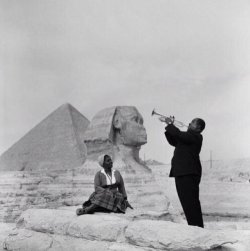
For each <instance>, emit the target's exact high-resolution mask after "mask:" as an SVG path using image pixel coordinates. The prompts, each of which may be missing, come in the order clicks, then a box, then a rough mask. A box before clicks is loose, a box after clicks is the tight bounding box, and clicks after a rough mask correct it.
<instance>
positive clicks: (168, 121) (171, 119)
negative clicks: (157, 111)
mask: <svg viewBox="0 0 250 251" xmlns="http://www.w3.org/2000/svg"><path fill="white" fill-rule="evenodd" d="M159 120H160V121H161V122H165V123H166V124H168V125H169V124H173V123H174V116H170V117H163V116H162V117H160V118H159Z"/></svg>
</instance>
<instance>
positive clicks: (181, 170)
mask: <svg viewBox="0 0 250 251" xmlns="http://www.w3.org/2000/svg"><path fill="white" fill-rule="evenodd" d="M161 120H162V121H163V120H164V122H166V123H167V124H168V125H167V126H166V128H165V129H166V131H165V136H166V138H167V140H168V143H169V144H170V145H172V146H174V147H175V151H174V156H173V158H172V161H171V171H170V174H169V176H170V177H175V185H176V190H177V194H178V197H179V199H180V202H181V205H182V208H183V211H184V214H185V216H186V219H187V222H188V224H189V225H193V226H199V227H202V228H203V227H204V225H203V219H202V211H201V205H200V200H199V184H200V180H201V173H202V171H201V162H200V157H199V154H200V151H201V146H202V139H203V138H202V135H201V132H202V131H203V130H204V128H205V122H204V120H202V119H200V118H196V119H193V120H192V121H191V123H190V124H189V126H188V130H187V131H186V132H182V131H180V130H179V129H178V128H177V127H175V125H174V123H173V118H162V119H161Z"/></svg>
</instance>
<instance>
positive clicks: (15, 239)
mask: <svg viewBox="0 0 250 251" xmlns="http://www.w3.org/2000/svg"><path fill="white" fill-rule="evenodd" d="M109 246H110V243H108V242H102V241H100V242H98V241H88V240H83V239H78V238H72V237H68V236H60V235H54V234H53V235H52V234H47V233H39V232H35V231H31V230H27V229H19V230H16V231H13V232H12V233H10V235H9V236H8V237H7V238H6V240H5V241H4V243H3V247H4V248H5V250H9V251H12V250H19V251H47V250H50V251H69V250H70V251H100V250H102V251H109Z"/></svg>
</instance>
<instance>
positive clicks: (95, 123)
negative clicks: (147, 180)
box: [84, 106, 151, 173]
mask: <svg viewBox="0 0 250 251" xmlns="http://www.w3.org/2000/svg"><path fill="white" fill-rule="evenodd" d="M84 142H85V144H86V146H87V160H89V161H91V160H93V161H94V160H96V159H97V158H98V156H99V155H100V154H101V153H107V154H110V155H111V156H113V161H114V167H116V168H118V169H119V170H120V171H123V172H125V173H141V172H142V173H151V170H150V169H149V168H148V167H147V166H146V165H144V164H143V163H142V161H141V160H140V158H139V151H140V149H141V146H142V145H144V144H146V143H147V134H146V129H145V127H144V125H143V117H142V115H141V114H140V113H139V112H138V110H137V109H136V108H135V107H134V106H115V107H110V108H105V109H103V110H101V111H99V112H98V113H97V114H96V115H95V116H94V117H93V119H92V121H91V122H90V124H89V126H88V128H87V130H86V132H85V135H84Z"/></svg>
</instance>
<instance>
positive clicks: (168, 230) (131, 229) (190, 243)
mask: <svg viewBox="0 0 250 251" xmlns="http://www.w3.org/2000/svg"><path fill="white" fill-rule="evenodd" d="M125 236H126V238H127V240H128V242H129V243H133V244H135V245H138V246H142V247H153V248H155V249H163V250H183V249H184V248H185V250H186V251H187V250H190V251H191V250H192V251H194V250H197V251H198V250H209V249H212V248H216V247H218V246H221V245H222V244H226V243H234V242H236V240H234V239H233V238H232V239H231V238H229V237H227V236H226V235H225V234H224V233H220V232H219V231H210V230H206V229H201V228H199V227H193V226H187V225H180V224H176V223H172V222H167V221H152V220H139V221H134V222H132V223H131V224H130V225H129V226H128V228H127V229H126V233H125Z"/></svg>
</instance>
